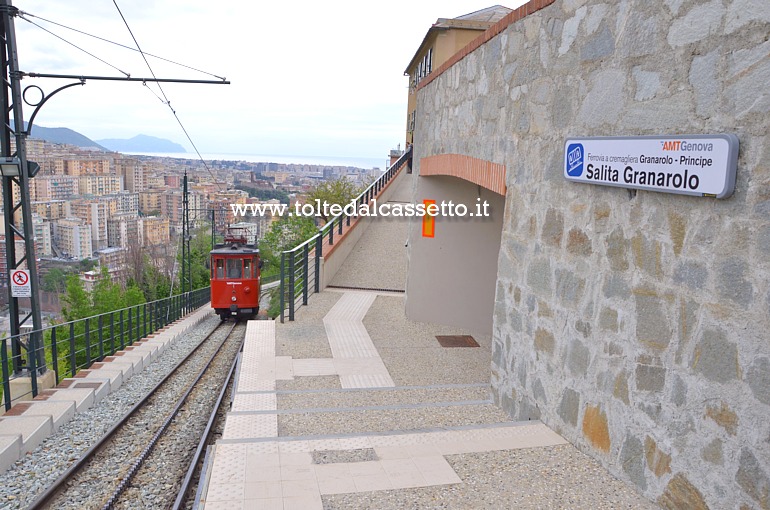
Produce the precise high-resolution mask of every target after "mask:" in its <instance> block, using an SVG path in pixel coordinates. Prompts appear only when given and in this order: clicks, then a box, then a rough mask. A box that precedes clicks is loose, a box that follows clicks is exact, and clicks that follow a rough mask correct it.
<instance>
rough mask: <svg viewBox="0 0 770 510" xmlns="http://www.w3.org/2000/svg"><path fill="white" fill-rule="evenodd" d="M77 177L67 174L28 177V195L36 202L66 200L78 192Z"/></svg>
mask: <svg viewBox="0 0 770 510" xmlns="http://www.w3.org/2000/svg"><path fill="white" fill-rule="evenodd" d="M78 179H79V178H78V177H73V176H69V175H38V176H37V177H35V178H34V179H30V183H31V184H30V197H31V198H33V200H34V201H36V202H51V201H53V200H67V199H69V198H71V197H73V196H75V195H77V194H78V192H79V185H78ZM33 192H34V193H33Z"/></svg>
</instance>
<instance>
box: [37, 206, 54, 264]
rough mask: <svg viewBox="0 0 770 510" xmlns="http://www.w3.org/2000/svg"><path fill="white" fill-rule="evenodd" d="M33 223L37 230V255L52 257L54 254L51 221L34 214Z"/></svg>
mask: <svg viewBox="0 0 770 510" xmlns="http://www.w3.org/2000/svg"><path fill="white" fill-rule="evenodd" d="M32 225H33V227H34V230H35V255H36V256H37V257H51V256H52V255H53V248H52V246H51V245H52V241H53V239H52V237H51V221H50V220H48V219H46V218H44V217H42V216H40V215H38V214H33V215H32Z"/></svg>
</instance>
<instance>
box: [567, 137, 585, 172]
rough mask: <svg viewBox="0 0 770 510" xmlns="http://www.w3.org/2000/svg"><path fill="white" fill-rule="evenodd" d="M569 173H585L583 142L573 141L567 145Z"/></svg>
mask: <svg viewBox="0 0 770 510" xmlns="http://www.w3.org/2000/svg"><path fill="white" fill-rule="evenodd" d="M567 175H569V176H570V177H580V176H581V175H583V144H581V143H571V144H569V145H568V146H567Z"/></svg>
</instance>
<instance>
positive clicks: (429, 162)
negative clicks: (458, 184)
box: [420, 154, 506, 196]
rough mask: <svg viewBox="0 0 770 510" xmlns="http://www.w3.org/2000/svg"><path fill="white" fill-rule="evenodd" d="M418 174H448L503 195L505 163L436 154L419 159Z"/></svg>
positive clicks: (461, 155)
mask: <svg viewBox="0 0 770 510" xmlns="http://www.w3.org/2000/svg"><path fill="white" fill-rule="evenodd" d="M420 175H421V176H428V175H450V176H452V177H458V178H460V179H464V180H466V181H469V182H472V183H474V184H478V185H479V186H481V187H483V188H486V189H488V190H490V191H493V192H495V193H497V194H499V195H503V196H505V191H506V187H505V165H501V164H499V163H493V162H491V161H487V160H485V159H478V158H472V157H470V156H465V155H463V154H437V155H435V156H428V157H425V158H421V159H420Z"/></svg>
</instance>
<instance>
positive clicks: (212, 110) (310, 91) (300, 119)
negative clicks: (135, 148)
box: [13, 0, 523, 159]
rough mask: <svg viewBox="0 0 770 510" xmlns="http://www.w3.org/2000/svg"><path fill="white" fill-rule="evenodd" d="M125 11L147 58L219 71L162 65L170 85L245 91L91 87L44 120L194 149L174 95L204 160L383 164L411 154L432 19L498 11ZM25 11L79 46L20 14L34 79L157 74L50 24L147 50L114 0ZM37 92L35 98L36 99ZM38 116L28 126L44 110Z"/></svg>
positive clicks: (272, 5)
mask: <svg viewBox="0 0 770 510" xmlns="http://www.w3.org/2000/svg"><path fill="white" fill-rule="evenodd" d="M116 2H117V6H118V7H119V8H120V10H121V12H122V14H123V16H124V17H125V19H126V21H127V22H128V26H129V27H130V29H131V31H132V32H133V35H134V37H136V40H137V41H138V43H139V46H140V47H141V48H142V50H143V51H144V52H146V53H151V54H153V55H157V56H160V57H163V58H165V59H168V60H171V61H174V62H178V63H181V64H184V65H186V66H189V67H192V68H196V69H199V70H201V71H205V72H206V73H210V74H204V73H201V72H197V71H193V70H190V69H187V68H184V67H180V66H176V65H171V64H169V63H168V62H164V61H163V60H159V59H156V58H151V57H148V61H149V63H150V66H151V68H152V72H154V74H155V76H156V77H158V78H184V79H204V80H206V79H210V80H216V79H218V78H216V77H214V76H211V75H215V76H218V77H224V78H226V79H227V80H229V81H230V82H231V84H230V85H188V84H184V85H182V84H163V85H162V91H161V90H159V89H158V87H157V86H156V85H148V86H144V85H143V84H142V83H140V82H133V83H126V82H106V81H88V82H87V84H86V85H85V86H83V87H73V88H71V89H68V90H66V91H63V92H61V93H60V94H58V95H57V96H54V97H53V98H51V100H50V101H49V102H48V103H46V105H45V106H44V107H43V108H42V109H41V111H40V113H39V114H38V117H37V119H36V121H35V123H36V125H40V126H44V127H68V128H71V129H74V130H76V131H79V132H81V133H83V134H84V135H86V136H88V137H89V138H92V139H103V138H131V137H133V136H135V135H137V134H140V133H141V134H146V135H151V136H156V137H160V138H166V139H169V140H172V141H174V142H177V143H179V144H182V145H183V146H185V147H186V148H187V150H188V151H192V150H193V148H192V146H191V144H190V142H189V141H188V140H187V137H186V136H185V134H184V131H183V130H182V127H180V125H179V123H178V122H177V120H176V119H175V117H174V114H173V113H172V112H171V110H170V109H169V108H168V106H166V105H165V104H164V103H163V100H164V98H163V94H165V96H166V98H168V100H169V101H170V104H171V107H173V109H174V110H175V111H176V115H177V116H178V118H179V119H180V120H181V123H182V125H183V126H184V128H185V129H186V131H187V132H188V133H189V135H190V138H191V139H192V141H193V142H194V143H195V145H196V146H197V148H198V150H199V151H200V152H201V153H204V154H273V155H302V156H334V157H340V156H342V157H359V158H360V157H365V158H378V159H379V158H382V157H384V155H385V154H386V153H387V151H388V150H389V149H391V148H395V146H396V145H397V144H399V143H401V144H402V145H403V140H404V136H405V135H404V126H405V115H406V98H407V78H406V77H405V76H403V71H404V69H405V67H406V65H407V64H408V63H409V60H410V59H411V57H412V55H413V54H414V52H415V50H416V49H417V47H418V45H419V44H420V42H421V41H422V39H423V37H424V35H425V32H426V31H427V30H428V29H429V28H430V26H431V24H432V23H434V22H435V21H436V19H437V18H439V17H446V18H451V17H457V16H461V15H463V14H467V13H469V12H473V11H476V10H479V9H483V8H485V7H489V6H490V5H494V4H493V3H491V2H489V1H484V0H442V1H424V2H421V1H414V0H409V1H404V0H390V1H388V2H352V1H340V0H329V1H326V2H318V1H316V0H297V1H294V2H262V1H257V2H247V1H224V2H221V3H220V2H210V1H204V0H131V1H127V0H116ZM521 3H523V1H521V0H516V1H515V2H513V3H510V4H505V5H506V6H507V7H511V8H513V7H516V6H517V5H520V4H521ZM13 4H14V5H15V6H16V7H18V8H19V9H20V10H21V11H23V12H24V13H27V14H25V18H27V19H28V20H30V21H32V22H34V23H36V24H38V25H40V26H42V27H45V28H46V29H48V30H50V31H51V32H53V33H54V34H56V35H58V36H59V37H61V38H62V39H65V40H66V41H67V42H65V41H63V40H62V39H59V38H57V37H55V36H53V35H51V34H49V33H47V32H45V31H43V30H41V29H40V28H38V27H37V26H35V25H33V24H31V23H29V22H28V21H25V20H24V19H20V18H17V19H16V22H15V23H16V33H17V39H18V46H19V47H18V56H19V65H20V67H21V70H22V71H25V72H37V73H52V74H76V75H100V76H123V74H122V73H123V72H125V73H129V74H130V75H131V76H132V77H151V76H152V74H151V72H150V71H149V70H148V67H147V65H146V64H145V62H144V60H143V59H142V57H141V55H140V54H139V53H138V52H135V51H131V50H128V49H124V48H120V47H117V46H114V45H112V44H107V43H104V42H101V41H99V40H97V39H94V38H91V37H86V36H84V35H81V34H79V33H77V32H74V31H71V30H68V29H67V28H63V27H61V26H57V25H53V24H51V23H49V22H47V21H45V20H50V21H53V22H55V23H58V24H60V25H64V26H66V27H70V28H75V29H78V30H80V31H82V32H86V33H88V34H92V35H96V36H99V37H101V38H104V39H108V40H110V41H114V42H117V43H120V44H123V45H125V46H129V47H132V48H134V47H135V44H134V42H133V40H132V37H131V34H130V33H129V31H128V29H127V28H126V25H125V24H124V22H123V20H122V19H121V15H120V14H119V12H118V9H117V8H116V6H115V2H114V1H113V0H87V1H86V0H68V1H67V2H62V1H61V0H14V2H13ZM68 43H70V44H68ZM73 45H76V46H78V47H79V48H81V49H82V50H85V51H87V52H88V53H91V54H92V55H93V56H91V55H88V54H87V53H85V52H84V51H82V50H81V49H77V48H75V47H74V46H73ZM95 57H98V59H97V58H95ZM99 59H100V60H99ZM66 83H69V81H67V80H44V79H32V78H25V79H24V80H23V82H22V86H24V87H26V86H29V85H38V86H40V87H41V88H42V89H43V90H44V91H45V92H51V91H52V90H54V89H55V88H58V87H59V86H61V85H64V84H66ZM34 92H35V91H34V90H31V91H29V92H28V98H29V99H30V100H32V101H34ZM25 112H26V113H25V120H26V119H29V116H30V115H31V112H32V109H31V108H29V107H27V109H26V110H25Z"/></svg>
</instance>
